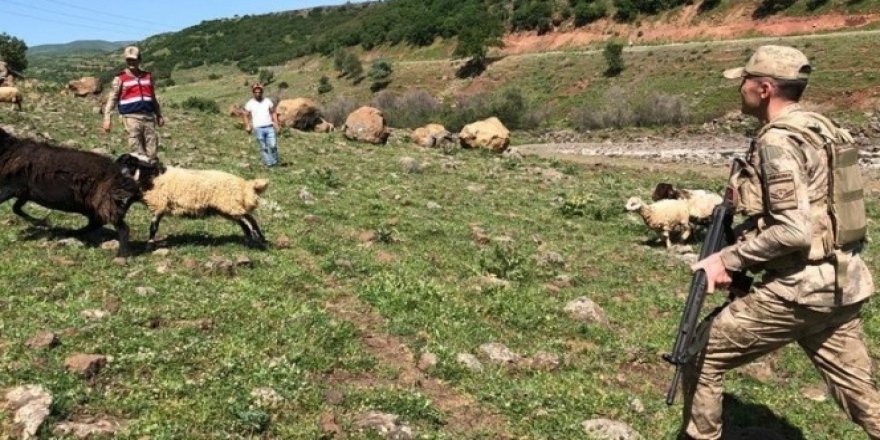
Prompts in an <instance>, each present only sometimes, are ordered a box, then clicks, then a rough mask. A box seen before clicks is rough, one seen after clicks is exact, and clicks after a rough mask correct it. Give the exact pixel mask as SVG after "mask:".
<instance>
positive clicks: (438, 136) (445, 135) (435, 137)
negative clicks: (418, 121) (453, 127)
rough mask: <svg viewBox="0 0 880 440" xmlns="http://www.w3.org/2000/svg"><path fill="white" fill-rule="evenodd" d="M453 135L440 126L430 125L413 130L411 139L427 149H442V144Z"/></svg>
mask: <svg viewBox="0 0 880 440" xmlns="http://www.w3.org/2000/svg"><path fill="white" fill-rule="evenodd" d="M451 136H452V135H451V134H450V133H449V131H447V130H446V127H444V126H442V125H440V124H428V125H425V126H424V127H419V128H416V129H415V130H413V132H412V134H411V135H410V139H411V140H412V141H413V142H415V143H416V144H418V145H420V146H422V147H425V148H435V147H440V144H441V143H442V142H443V141H444V140H446V139H449V138H450V137H451Z"/></svg>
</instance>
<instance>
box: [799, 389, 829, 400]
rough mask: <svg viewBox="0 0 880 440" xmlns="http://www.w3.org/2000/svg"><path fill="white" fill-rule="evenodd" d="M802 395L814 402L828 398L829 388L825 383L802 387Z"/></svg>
mask: <svg viewBox="0 0 880 440" xmlns="http://www.w3.org/2000/svg"><path fill="white" fill-rule="evenodd" d="M801 395H803V396H804V397H806V398H807V399H810V400H812V401H814V402H824V401H826V400H828V389H827V388H826V387H825V386H824V385H810V386H807V387H804V388H803V389H801Z"/></svg>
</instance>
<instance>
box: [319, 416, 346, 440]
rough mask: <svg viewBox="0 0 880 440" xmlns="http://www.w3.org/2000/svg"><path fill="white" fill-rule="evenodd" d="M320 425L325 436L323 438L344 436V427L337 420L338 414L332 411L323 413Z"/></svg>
mask: <svg viewBox="0 0 880 440" xmlns="http://www.w3.org/2000/svg"><path fill="white" fill-rule="evenodd" d="M318 425H319V427H320V429H321V433H322V434H323V436H322V437H321V438H328V439H330V438H343V435H344V434H343V431H342V428H341V427H340V426H339V423H337V422H336V415H335V414H333V413H331V412H325V413H322V414H321V416H320V417H319V419H318Z"/></svg>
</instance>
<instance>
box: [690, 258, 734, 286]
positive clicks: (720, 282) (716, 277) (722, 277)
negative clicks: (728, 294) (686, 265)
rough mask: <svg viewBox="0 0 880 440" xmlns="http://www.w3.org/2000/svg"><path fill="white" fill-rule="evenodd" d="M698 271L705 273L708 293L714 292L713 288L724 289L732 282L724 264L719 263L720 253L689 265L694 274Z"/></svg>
mask: <svg viewBox="0 0 880 440" xmlns="http://www.w3.org/2000/svg"><path fill="white" fill-rule="evenodd" d="M700 269H702V270H704V271H706V283H707V285H706V291H707V292H709V293H712V292H714V291H715V286H718V287H726V286H729V285H730V283H731V281H733V279H732V278H731V277H730V272H728V271H727V268H725V267H724V262H722V261H721V253H720V252H716V253H714V254H712V255H709V256H708V257H706V259H704V260H700V261H697V262H696V263H694V264H692V265H691V270H692V271H694V272H696V271H698V270H700Z"/></svg>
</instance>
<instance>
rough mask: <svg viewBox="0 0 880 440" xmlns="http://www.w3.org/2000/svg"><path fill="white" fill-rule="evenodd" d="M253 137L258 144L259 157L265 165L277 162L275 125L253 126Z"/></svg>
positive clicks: (272, 164) (273, 164) (269, 165)
mask: <svg viewBox="0 0 880 440" xmlns="http://www.w3.org/2000/svg"><path fill="white" fill-rule="evenodd" d="M254 137H256V138H257V144H258V145H259V146H260V159H262V160H263V164H264V165H266V166H267V167H271V166H275V165H276V164H278V147H277V145H276V143H275V127H273V126H271V125H267V126H265V127H254Z"/></svg>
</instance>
